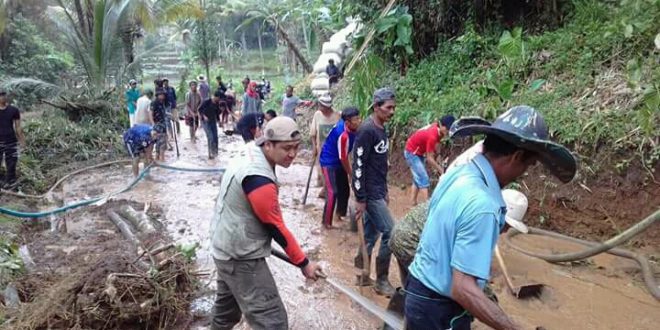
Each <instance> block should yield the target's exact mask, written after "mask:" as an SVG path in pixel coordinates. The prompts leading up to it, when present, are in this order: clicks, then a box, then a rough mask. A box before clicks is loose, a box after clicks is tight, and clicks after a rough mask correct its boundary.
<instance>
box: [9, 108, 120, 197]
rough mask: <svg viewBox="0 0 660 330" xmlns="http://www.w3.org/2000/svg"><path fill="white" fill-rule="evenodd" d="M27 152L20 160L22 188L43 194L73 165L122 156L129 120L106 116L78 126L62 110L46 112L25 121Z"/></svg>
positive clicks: (85, 120) (22, 154)
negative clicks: (122, 136)
mask: <svg viewBox="0 0 660 330" xmlns="http://www.w3.org/2000/svg"><path fill="white" fill-rule="evenodd" d="M23 122H24V123H23V130H24V134H25V139H26V148H25V150H23V151H22V152H21V156H20V158H19V162H20V163H19V171H20V172H21V175H20V177H19V180H20V184H21V187H22V188H23V189H24V190H27V191H36V192H43V191H44V190H46V189H47V188H48V187H49V186H50V185H51V184H52V183H54V181H55V180H56V178H57V176H58V175H61V174H62V173H59V172H54V171H53V170H55V169H62V170H70V168H67V166H66V165H69V164H71V163H73V162H84V161H89V160H94V161H95V162H100V161H101V160H102V159H113V158H117V157H121V156H123V155H124V154H123V151H124V148H123V143H122V140H121V135H122V132H123V131H124V129H125V127H128V122H127V119H126V116H118V115H113V113H112V112H111V113H107V114H105V115H101V116H95V117H90V116H88V117H84V118H82V120H80V121H79V122H72V121H70V120H69V119H67V116H66V114H65V113H64V112H63V111H60V110H51V109H49V110H48V111H44V112H43V114H41V115H40V116H32V117H29V118H26V119H25V120H23Z"/></svg>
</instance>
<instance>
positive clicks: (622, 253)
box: [504, 227, 660, 300]
mask: <svg viewBox="0 0 660 330" xmlns="http://www.w3.org/2000/svg"><path fill="white" fill-rule="evenodd" d="M517 234H520V232H518V231H517V230H515V229H514V230H510V231H509V232H508V233H507V235H505V236H504V240H505V242H506V243H507V244H508V245H509V246H510V247H511V248H512V249H514V250H516V251H518V252H520V253H523V254H525V255H528V256H531V257H535V258H539V259H542V260H545V261H549V260H548V259H552V257H554V256H555V255H548V254H540V253H534V252H529V251H527V250H525V249H523V248H521V247H519V246H517V245H515V244H513V243H512V242H511V238H512V237H513V236H515V235H517ZM529 234H532V235H542V236H548V237H552V238H557V239H562V240H565V241H569V242H572V243H577V244H581V245H586V246H589V247H592V248H590V249H587V251H588V250H593V248H600V247H601V246H602V244H601V243H597V242H591V241H585V240H582V239H579V238H574V237H570V236H566V235H562V234H559V233H556V232H553V231H548V230H543V229H539V228H533V227H529ZM607 253H609V254H612V255H615V256H618V257H623V258H628V259H632V260H635V261H636V262H637V263H638V264H639V267H640V268H641V271H642V277H643V279H644V284H645V285H646V287H647V288H648V290H649V292H650V293H651V295H652V296H653V297H654V298H655V299H656V300H660V287H658V284H657V282H656V280H655V277H654V275H653V270H652V269H651V265H650V264H649V261H648V260H647V259H646V258H644V257H642V256H641V255H639V254H637V253H634V252H631V251H628V250H625V249H621V248H611V249H609V250H607ZM576 260H578V259H576ZM549 262H552V261H549Z"/></svg>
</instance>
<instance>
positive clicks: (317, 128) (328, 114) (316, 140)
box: [309, 94, 340, 197]
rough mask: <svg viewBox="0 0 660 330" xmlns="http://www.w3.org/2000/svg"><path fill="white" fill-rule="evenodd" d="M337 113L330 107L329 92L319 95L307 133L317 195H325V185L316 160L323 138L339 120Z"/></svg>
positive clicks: (330, 97) (330, 98)
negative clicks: (318, 188) (313, 161)
mask: <svg viewBox="0 0 660 330" xmlns="http://www.w3.org/2000/svg"><path fill="white" fill-rule="evenodd" d="M339 117H340V115H339V113H338V112H335V110H333V109H332V96H330V95H329V94H326V95H323V96H321V97H319V109H318V110H316V112H315V113H314V116H313V117H312V123H311V124H310V126H309V135H310V139H311V140H312V151H313V154H312V156H313V157H314V159H315V164H316V168H317V177H316V183H317V186H320V187H322V189H321V191H320V192H319V197H324V196H325V187H324V185H323V175H322V174H321V165H320V163H319V162H318V159H317V158H318V155H319V154H320V153H321V147H323V143H324V142H325V139H326V138H327V137H328V134H330V130H332V128H333V127H334V126H335V124H337V122H338V121H339Z"/></svg>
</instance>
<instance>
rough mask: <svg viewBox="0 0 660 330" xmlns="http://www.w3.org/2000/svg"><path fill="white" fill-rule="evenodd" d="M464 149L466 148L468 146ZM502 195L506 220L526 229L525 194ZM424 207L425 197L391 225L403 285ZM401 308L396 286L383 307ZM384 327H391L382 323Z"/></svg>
mask: <svg viewBox="0 0 660 330" xmlns="http://www.w3.org/2000/svg"><path fill="white" fill-rule="evenodd" d="M466 152H470V150H467V151H466ZM470 159H471V158H470ZM450 167H451V166H450ZM502 196H503V199H504V203H505V204H506V208H507V215H506V217H505V221H506V224H507V225H508V226H511V227H513V228H515V229H516V230H518V231H520V232H522V233H527V231H528V230H527V226H525V223H524V222H523V218H524V215H525V213H526V212H527V198H526V197H525V195H523V193H521V192H519V191H517V190H513V189H505V190H503V191H502ZM520 201H522V202H520ZM428 209H429V203H428V201H426V202H422V203H421V204H419V205H417V206H415V207H413V208H412V209H411V210H410V211H409V212H408V213H406V215H405V216H404V217H403V219H401V220H399V221H397V223H396V225H394V230H392V238H391V239H390V249H391V250H392V254H394V257H395V258H396V261H397V264H398V266H399V275H400V278H401V283H402V284H404V285H405V283H406V280H407V278H408V267H409V266H410V264H411V263H412V261H413V258H414V257H415V250H417V245H418V244H419V236H420V235H421V234H422V230H423V229H424V224H426V220H427V218H428ZM484 292H485V293H486V296H487V297H488V298H489V299H491V300H493V301H497V297H495V294H494V293H493V292H492V291H491V290H490V288H489V287H488V285H486V287H485V288H484ZM403 308H404V292H403V290H400V289H397V291H396V293H395V294H394V295H392V298H391V299H390V302H389V304H388V305H387V310H388V311H392V312H394V313H396V314H397V315H398V316H400V317H403ZM384 329H391V328H388V327H387V326H385V327H384Z"/></svg>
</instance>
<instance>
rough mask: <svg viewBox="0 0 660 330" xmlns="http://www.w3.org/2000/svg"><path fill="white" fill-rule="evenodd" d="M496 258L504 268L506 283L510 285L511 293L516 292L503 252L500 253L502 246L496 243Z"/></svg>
mask: <svg viewBox="0 0 660 330" xmlns="http://www.w3.org/2000/svg"><path fill="white" fill-rule="evenodd" d="M495 258H497V262H498V263H499V264H500V268H502V273H503V274H504V280H505V281H506V285H507V286H508V287H509V290H510V291H511V293H514V294H515V291H514V290H513V282H511V277H509V271H508V270H507V268H506V265H505V264H504V258H502V254H501V253H500V247H499V246H497V245H495Z"/></svg>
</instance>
